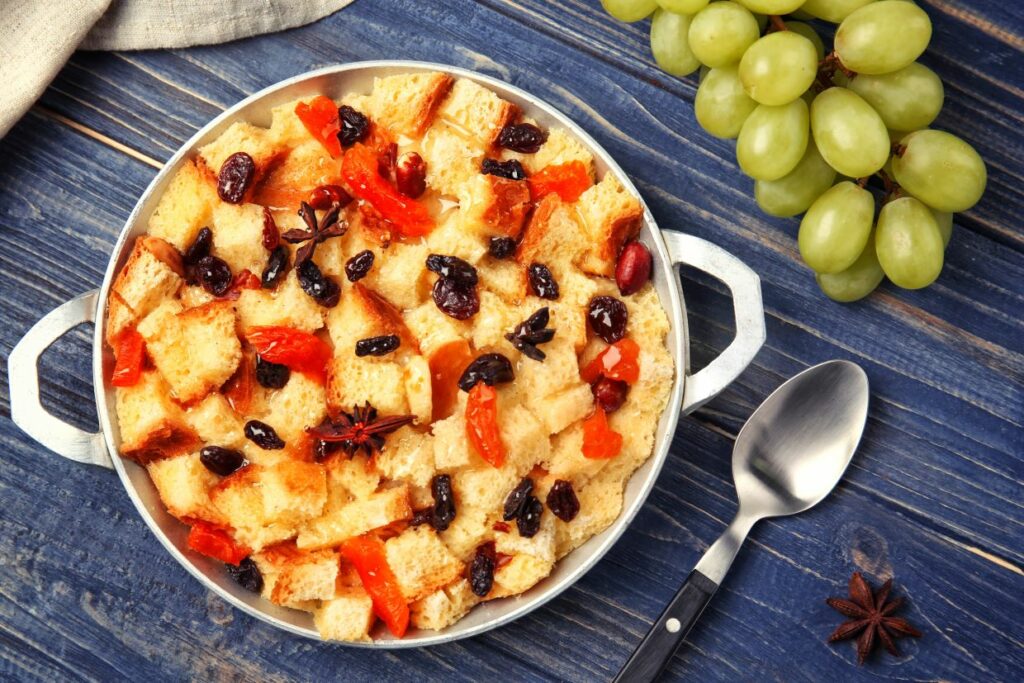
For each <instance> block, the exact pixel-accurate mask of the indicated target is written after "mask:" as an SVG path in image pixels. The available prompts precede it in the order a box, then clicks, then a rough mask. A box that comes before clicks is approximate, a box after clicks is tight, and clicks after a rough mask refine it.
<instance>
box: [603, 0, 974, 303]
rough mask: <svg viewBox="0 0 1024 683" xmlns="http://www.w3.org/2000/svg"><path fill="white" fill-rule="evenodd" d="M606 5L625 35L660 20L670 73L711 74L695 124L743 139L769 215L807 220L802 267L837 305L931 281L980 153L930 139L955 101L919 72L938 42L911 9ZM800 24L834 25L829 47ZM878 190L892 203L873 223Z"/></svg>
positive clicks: (861, 4)
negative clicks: (946, 105) (884, 287)
mask: <svg viewBox="0 0 1024 683" xmlns="http://www.w3.org/2000/svg"><path fill="white" fill-rule="evenodd" d="M601 3H602V5H604V8H605V9H606V10H607V11H608V12H609V13H610V14H611V15H612V16H614V17H616V18H617V19H620V20H622V21H628V22H633V21H640V20H642V19H645V18H647V17H648V16H651V15H653V19H652V21H651V51H652V52H653V53H654V59H655V61H657V63H658V66H660V67H661V68H662V69H663V70H665V71H666V72H668V73H669V74H672V75H674V76H686V75H688V74H691V73H693V72H695V71H697V70H698V69H701V75H700V85H699V87H698V88H697V96H696V99H695V101H694V109H695V113H696V116H697V122H698V123H700V125H701V127H702V128H704V130H706V131H707V132H708V133H710V134H711V135H714V136H716V137H720V138H730V139H735V140H736V159H737V161H738V163H739V166H740V168H741V169H742V170H743V172H744V173H746V174H747V175H748V176H750V177H751V178H753V179H754V196H755V198H756V199H757V203H758V205H759V206H760V207H761V208H762V209H763V210H764V211H766V212H767V213H769V214H771V215H773V216H796V215H798V214H801V213H803V214H804V216H803V219H802V220H801V223H800V232H799V239H798V242H799V247H800V254H801V256H802V257H803V260H804V262H805V263H807V265H808V266H810V267H811V269H812V270H814V272H815V274H816V280H817V282H818V285H819V286H820V287H821V289H822V291H823V292H824V293H825V294H826V295H827V296H829V297H831V298H832V299H835V300H837V301H855V300H857V299H860V298H862V297H865V296H867V295H868V294H870V293H871V292H872V291H873V290H874V289H875V288H876V287H877V286H878V284H879V283H880V282H881V281H882V279H883V278H884V277H888V278H889V280H891V281H892V282H893V283H895V284H896V285H898V286H900V287H904V288H907V289H918V288H920V287H925V286H927V285H929V284H931V283H932V282H934V281H935V279H936V278H937V277H938V276H939V273H940V272H941V270H942V264H943V254H944V251H945V248H946V245H947V244H948V243H949V238H950V233H951V231H952V226H953V216H952V214H953V213H954V212H957V211H965V210H967V209H969V208H970V207H971V206H973V205H974V204H975V203H976V202H977V201H978V200H979V199H980V198H981V195H982V192H983V191H984V190H985V183H986V170H985V164H984V162H983V161H982V160H981V157H980V156H979V155H978V153H977V152H976V151H975V150H974V148H973V147H971V146H970V145H969V144H967V143H966V142H964V141H963V140H961V139H960V138H958V137H956V136H955V135H951V134H950V133H946V132H943V131H939V130H933V129H929V128H928V126H929V125H930V124H931V123H932V121H934V120H935V117H936V116H938V115H939V110H940V109H942V104H943V98H944V92H943V87H942V81H940V80H939V77H938V76H937V75H936V74H935V72H933V71H932V70H931V69H929V68H928V67H926V66H924V65H923V64H920V63H918V62H917V61H916V60H917V58H918V57H920V56H921V54H922V53H923V52H924V51H925V48H927V47H928V42H929V40H930V39H931V34H932V25H931V20H930V19H929V18H928V15H927V14H925V12H924V11H923V10H922V9H921V8H920V7H918V6H917V5H916V4H914V3H913V2H911V1H910V0H735V1H734V2H733V1H730V0H718V1H714V2H712V1H710V0H601ZM801 19H802V20H808V21H815V20H817V21H821V22H831V23H834V24H838V28H836V30H835V37H834V41H833V43H834V44H833V49H832V50H831V51H826V49H825V43H824V41H823V40H822V38H821V36H820V35H819V34H818V32H817V31H816V30H815V28H814V26H812V25H811V24H810V23H807V21H800V20H801ZM702 67H703V68H702ZM873 179H874V180H873ZM869 182H870V183H871V185H870V186H869ZM872 189H875V190H879V191H880V198H881V200H882V201H881V208H880V210H879V211H878V212H877V214H876V211H875V209H876V194H875V192H873V191H872Z"/></svg>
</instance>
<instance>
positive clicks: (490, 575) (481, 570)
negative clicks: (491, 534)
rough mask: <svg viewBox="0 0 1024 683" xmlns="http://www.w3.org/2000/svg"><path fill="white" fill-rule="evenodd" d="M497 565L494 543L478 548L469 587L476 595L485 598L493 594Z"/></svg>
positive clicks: (470, 572) (474, 556) (471, 567)
mask: <svg viewBox="0 0 1024 683" xmlns="http://www.w3.org/2000/svg"><path fill="white" fill-rule="evenodd" d="M496 564H497V559H496V557H495V552H494V541H491V542H489V543H484V544H482V545H480V546H479V547H477V549H476V554H474V555H473V564H472V565H470V568H469V587H470V589H471V590H472V591H473V593H474V594H475V595H477V596H479V597H481V598H483V597H486V596H487V594H488V593H490V592H491V587H492V586H494V567H495V565H496Z"/></svg>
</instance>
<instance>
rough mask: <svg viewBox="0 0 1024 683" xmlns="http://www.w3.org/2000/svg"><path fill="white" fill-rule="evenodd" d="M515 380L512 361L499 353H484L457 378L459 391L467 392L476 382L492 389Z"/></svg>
mask: <svg viewBox="0 0 1024 683" xmlns="http://www.w3.org/2000/svg"><path fill="white" fill-rule="evenodd" d="M515 378H516V375H515V373H514V372H513V371H512V361H510V360H509V359H508V358H506V357H505V356H503V355H501V354H500V353H485V354H484V355H482V356H480V357H478V358H477V359H476V360H474V361H473V362H472V363H470V364H469V365H467V366H466V369H465V370H464V371H463V372H462V376H461V377H459V389H462V390H463V391H466V392H468V391H469V390H470V389H472V388H473V387H475V386H476V384H477V382H483V383H484V384H486V385H488V386H491V387H493V386H495V385H497V384H504V383H505V382H511V381H512V380H514V379H515Z"/></svg>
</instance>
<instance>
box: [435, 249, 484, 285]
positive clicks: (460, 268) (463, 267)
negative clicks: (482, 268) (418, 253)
mask: <svg viewBox="0 0 1024 683" xmlns="http://www.w3.org/2000/svg"><path fill="white" fill-rule="evenodd" d="M427 270H429V271H430V272H432V273H437V274H438V275H440V276H441V277H443V278H445V279H447V280H454V281H456V282H458V283H459V284H462V285H476V283H477V274H476V268H474V267H473V266H471V265H470V264H469V263H467V262H466V261H463V260H462V259H460V258H459V257H458V256H442V255H441V254H431V255H430V256H428V257H427Z"/></svg>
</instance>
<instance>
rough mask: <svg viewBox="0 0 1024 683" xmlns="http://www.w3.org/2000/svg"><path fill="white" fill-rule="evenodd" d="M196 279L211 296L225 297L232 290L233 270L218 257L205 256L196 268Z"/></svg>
mask: <svg viewBox="0 0 1024 683" xmlns="http://www.w3.org/2000/svg"><path fill="white" fill-rule="evenodd" d="M195 274H196V279H197V280H198V281H199V284H201V285H202V286H203V289H205V290H206V291H207V292H209V293H210V294H213V295H214V296H224V294H226V293H227V291H228V289H230V288H231V280H232V276H231V268H229V267H228V264H227V263H225V262H224V261H223V260H222V259H219V258H217V257H216V256H204V257H203V258H201V259H199V262H198V263H197V264H196V268H195Z"/></svg>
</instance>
